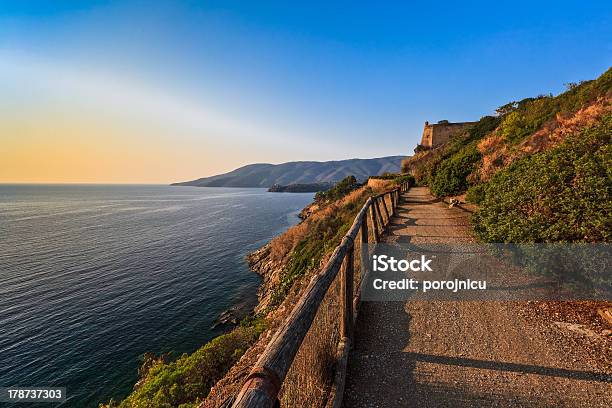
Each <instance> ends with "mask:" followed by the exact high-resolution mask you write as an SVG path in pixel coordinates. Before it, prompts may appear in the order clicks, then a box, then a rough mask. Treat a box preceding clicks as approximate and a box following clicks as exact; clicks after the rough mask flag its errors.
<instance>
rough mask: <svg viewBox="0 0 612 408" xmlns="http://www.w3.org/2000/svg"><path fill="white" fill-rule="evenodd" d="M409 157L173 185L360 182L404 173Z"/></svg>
mask: <svg viewBox="0 0 612 408" xmlns="http://www.w3.org/2000/svg"><path fill="white" fill-rule="evenodd" d="M405 158H406V156H389V157H380V158H376V159H348V160H338V161H326V162H316V161H298V162H288V163H283V164H264V163H259V164H249V165H247V166H244V167H240V168H238V169H236V170H233V171H230V172H229V173H225V174H219V175H217V176H211V177H204V178H200V179H197V180H193V181H186V182H182V183H173V184H172V185H173V186H196V187H266V188H268V187H271V186H273V185H275V184H278V185H282V186H286V185H289V184H309V183H322V182H337V181H340V180H342V179H343V178H345V177H346V176H350V175H353V176H355V177H356V178H357V179H358V180H360V181H365V180H366V179H367V178H368V177H369V176H374V175H379V174H382V173H385V172H391V173H397V172H399V171H400V166H401V162H402V159H405Z"/></svg>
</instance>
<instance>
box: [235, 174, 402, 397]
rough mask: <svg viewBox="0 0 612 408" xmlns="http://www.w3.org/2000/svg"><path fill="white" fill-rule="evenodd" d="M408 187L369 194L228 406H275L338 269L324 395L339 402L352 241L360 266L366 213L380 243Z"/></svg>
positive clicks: (352, 314)
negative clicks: (334, 339) (330, 372)
mask: <svg viewBox="0 0 612 408" xmlns="http://www.w3.org/2000/svg"><path fill="white" fill-rule="evenodd" d="M408 188H409V185H408V183H403V184H402V185H400V186H399V187H397V188H395V189H393V190H390V191H387V192H385V193H383V194H380V195H377V196H375V197H370V198H368V200H367V201H366V203H365V204H364V206H363V207H362V208H361V210H360V211H359V213H358V214H357V216H356V217H355V220H354V221H353V225H352V226H351V228H350V229H349V231H348V232H347V233H346V235H345V236H344V237H343V239H342V241H341V242H340V245H338V246H337V247H336V249H335V250H334V252H333V253H332V255H331V257H330V258H329V260H328V261H327V263H326V264H325V267H324V268H323V269H322V270H321V271H320V272H318V273H317V274H315V275H314V276H313V277H312V279H311V281H310V283H309V284H308V286H307V288H306V289H305V291H304V294H303V295H302V297H301V298H300V300H299V301H298V302H297V303H296V305H295V307H294V308H293V310H292V312H291V314H290V315H289V317H288V318H287V319H286V320H285V321H284V322H283V324H282V325H281V326H280V327H279V328H278V330H277V331H276V334H275V335H274V337H273V338H272V340H271V341H270V343H269V344H268V346H267V347H266V349H265V351H264V352H263V354H262V355H261V356H260V358H259V360H258V361H257V363H256V364H255V366H254V367H253V369H252V370H251V372H250V374H249V375H248V377H247V379H246V381H245V383H244V385H243V386H242V389H241V390H240V393H239V394H238V396H237V397H236V399H235V401H234V404H233V405H232V407H235V408H239V407H240V408H266V407H270V408H271V407H274V406H278V404H279V402H278V394H279V391H280V389H281V386H282V385H283V381H284V380H285V377H286V376H287V372H288V371H289V369H290V367H291V364H292V363H293V360H294V358H295V356H296V354H297V352H298V350H299V349H300V346H301V344H302V341H303V340H304V337H305V336H306V334H307V333H308V330H309V328H310V326H311V324H312V322H313V319H314V318H315V315H316V313H317V310H318V308H319V305H320V304H321V301H322V300H323V298H324V297H325V295H326V293H327V291H328V290H329V288H330V285H331V284H332V282H333V281H334V279H335V278H336V276H337V275H338V273H339V272H341V273H342V274H341V276H340V302H339V304H340V308H341V310H340V321H339V322H338V324H339V330H340V341H339V344H338V350H337V354H336V355H337V359H336V365H335V376H334V379H333V383H332V385H331V390H330V393H329V398H327V406H328V407H340V405H341V403H342V396H343V393H344V382H345V377H346V366H347V361H348V353H349V349H350V347H351V342H352V340H353V327H354V323H355V319H356V315H357V311H358V305H359V291H357V292H356V291H355V290H354V288H353V286H354V283H353V282H354V279H353V273H354V269H355V268H354V256H353V254H354V251H355V240H356V238H357V235H358V233H360V238H361V240H360V241H361V248H360V249H361V254H360V260H359V261H360V264H361V265H365V263H366V262H367V258H368V253H367V244H368V242H369V236H370V235H369V233H368V214H369V219H370V224H371V227H372V232H373V234H372V238H373V240H374V242H378V241H379V239H380V235H381V234H382V233H383V232H384V230H385V227H386V225H387V224H388V223H389V221H390V219H391V217H392V216H393V214H394V213H395V209H396V207H397V205H398V203H399V199H400V193H401V192H403V191H406V190H407V189H408ZM381 209H382V212H381ZM383 214H384V216H383ZM343 265H344V267H343Z"/></svg>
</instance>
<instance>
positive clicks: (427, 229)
mask: <svg viewBox="0 0 612 408" xmlns="http://www.w3.org/2000/svg"><path fill="white" fill-rule="evenodd" d="M468 217H469V213H468V212H466V211H464V210H462V209H460V208H451V209H449V208H448V207H447V205H445V204H444V203H443V202H440V201H438V200H436V199H435V198H434V197H432V196H431V195H430V194H429V191H428V190H427V189H426V188H412V189H411V190H410V191H409V192H408V193H405V194H404V197H403V203H402V204H401V206H400V208H399V211H398V213H397V216H396V217H394V219H393V220H392V225H391V227H390V228H389V233H388V236H387V237H386V240H388V241H390V242H412V243H433V242H444V243H450V242H470V241H471V240H472V238H471V236H470V229H469V225H468ZM525 306H526V304H525V303H520V302H425V301H410V302H406V303H403V302H364V303H362V305H361V307H360V312H359V313H360V314H359V318H358V322H357V327H356V332H355V336H356V342H355V345H354V348H353V350H352V351H351V355H350V359H349V367H348V374H347V384H346V389H345V394H344V406H345V407H347V408H350V407H612V372H611V371H610V370H607V372H602V371H597V370H596V369H595V368H594V365H593V364H591V363H590V361H592V358H593V356H590V355H588V351H587V349H583V348H580V347H574V348H572V349H571V351H567V349H566V348H563V347H561V346H560V345H559V342H558V338H555V337H554V332H553V331H550V330H544V329H542V328H541V327H538V324H536V323H535V321H533V320H531V319H529V318H528V317H526V315H525V314H524V313H522V310H523V309H524V308H525Z"/></svg>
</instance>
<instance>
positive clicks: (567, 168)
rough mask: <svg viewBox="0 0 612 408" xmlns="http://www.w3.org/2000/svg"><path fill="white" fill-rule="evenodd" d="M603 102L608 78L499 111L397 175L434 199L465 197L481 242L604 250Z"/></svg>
mask: <svg viewBox="0 0 612 408" xmlns="http://www.w3.org/2000/svg"><path fill="white" fill-rule="evenodd" d="M611 100H612V69H610V70H608V71H607V72H605V73H604V74H603V75H602V76H600V77H599V78H598V79H596V80H594V81H585V82H582V83H579V84H569V86H568V90H567V91H566V92H564V93H562V94H560V95H558V96H556V97H553V96H552V95H548V96H543V95H541V96H538V97H536V98H527V99H524V100H522V101H519V102H511V103H509V104H506V105H504V106H502V107H500V108H499V109H498V110H497V113H498V114H497V116H494V117H492V116H486V117H484V118H482V119H480V121H478V122H477V123H476V124H475V125H474V126H472V127H470V128H469V129H467V130H465V131H464V132H463V133H462V134H460V135H457V136H456V137H454V138H453V139H451V141H450V142H449V143H447V144H445V145H443V146H441V147H439V148H436V149H431V150H427V151H422V152H419V153H417V154H415V155H414V156H413V157H411V158H409V159H408V160H406V161H405V163H404V167H405V168H406V169H409V170H410V172H411V173H412V174H413V175H414V176H415V178H416V180H417V182H418V183H420V184H426V185H429V186H430V188H431V191H432V192H433V193H434V194H435V195H437V196H450V195H458V194H462V193H465V192H467V195H466V198H467V200H468V201H472V202H475V203H477V204H479V209H478V211H477V213H476V214H475V216H474V217H473V221H474V227H475V230H476V232H477V233H478V235H479V236H480V237H481V238H482V239H483V240H485V241H490V242H551V241H588V242H595V241H607V240H608V239H609V238H610V237H609V233H608V232H607V231H609V230H610V225H609V220H608V218H609V214H610V210H611V208H610V204H609V203H610V189H611V188H612V187H611V186H612V179H611V178H610V172H609V171H610V170H609V168H610V133H611V132H610V124H609V117H610V113H611V112H612V104H611Z"/></svg>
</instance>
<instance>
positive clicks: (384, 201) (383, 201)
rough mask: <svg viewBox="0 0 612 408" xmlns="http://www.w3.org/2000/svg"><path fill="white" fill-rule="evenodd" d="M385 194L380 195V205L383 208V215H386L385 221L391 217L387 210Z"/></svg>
mask: <svg viewBox="0 0 612 408" xmlns="http://www.w3.org/2000/svg"><path fill="white" fill-rule="evenodd" d="M386 195H387V194H383V196H382V207H383V209H384V210H385V216H386V217H387V222H389V220H390V219H391V218H390V217H389V210H387V200H385V197H386ZM383 225H384V224H383Z"/></svg>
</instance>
